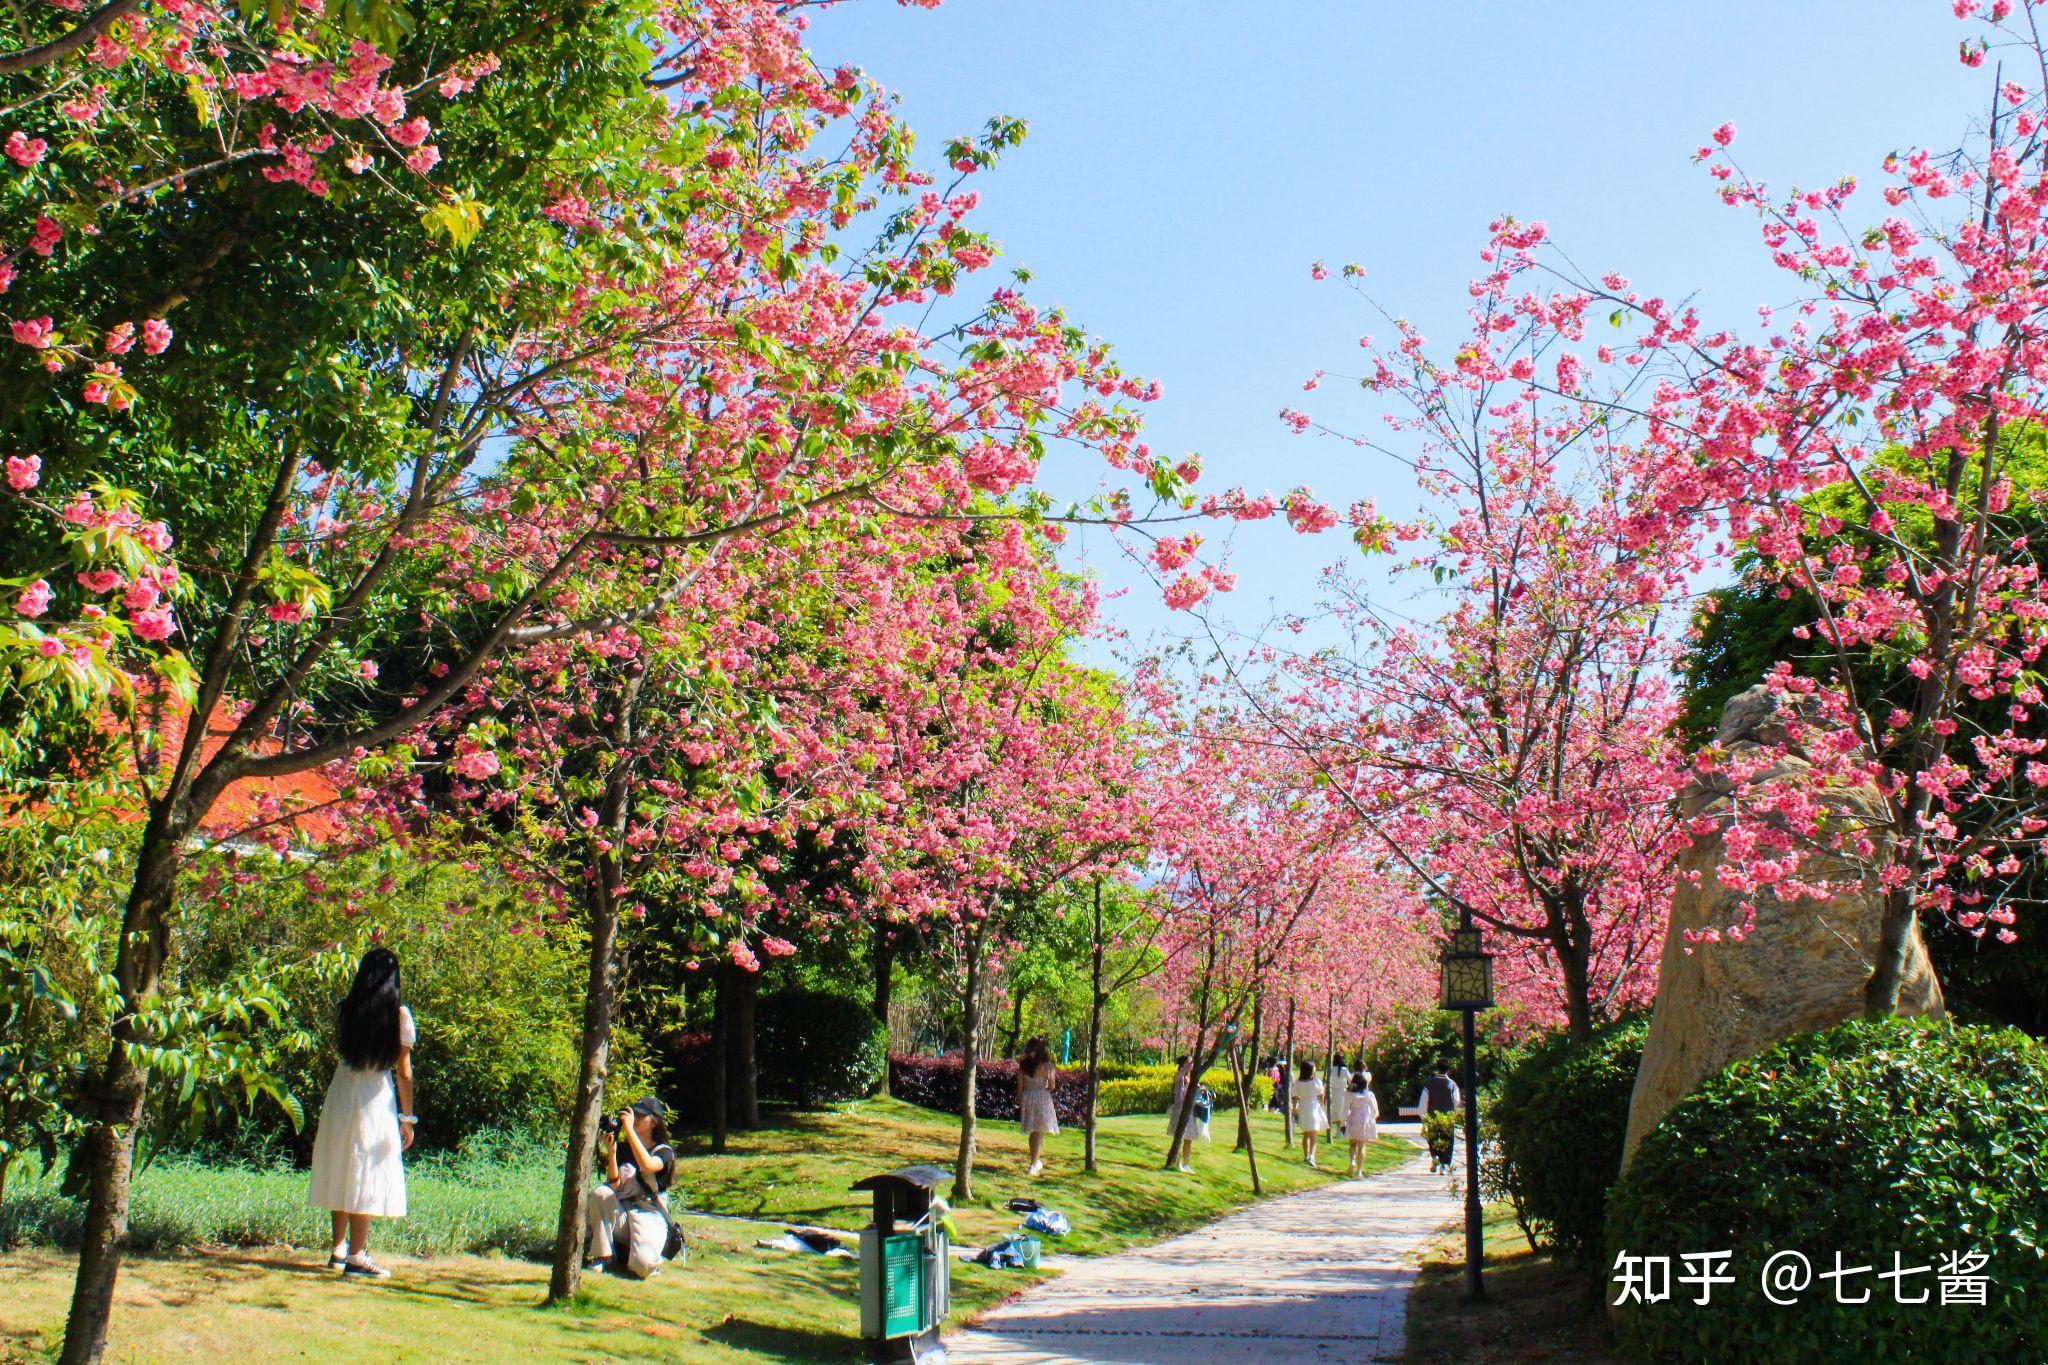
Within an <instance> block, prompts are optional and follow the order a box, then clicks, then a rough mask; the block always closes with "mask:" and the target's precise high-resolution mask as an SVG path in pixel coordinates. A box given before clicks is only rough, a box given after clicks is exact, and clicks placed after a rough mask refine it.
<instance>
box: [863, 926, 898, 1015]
mask: <svg viewBox="0 0 2048 1365" xmlns="http://www.w3.org/2000/svg"><path fill="white" fill-rule="evenodd" d="M869 961H870V962H871V963H872V964H873V968H874V974H875V997H874V1003H873V1005H871V1006H870V1009H871V1010H872V1012H873V1014H874V1016H875V1022H876V1023H878V1024H880V1025H881V1026H882V1027H883V1028H887V1027H889V1005H890V1002H891V1001H892V1000H893V998H894V996H895V993H896V954H895V951H894V945H893V944H891V943H890V942H889V928H888V926H887V925H884V924H877V925H876V926H875V942H874V951H873V955H872V956H871V958H870V959H869Z"/></svg>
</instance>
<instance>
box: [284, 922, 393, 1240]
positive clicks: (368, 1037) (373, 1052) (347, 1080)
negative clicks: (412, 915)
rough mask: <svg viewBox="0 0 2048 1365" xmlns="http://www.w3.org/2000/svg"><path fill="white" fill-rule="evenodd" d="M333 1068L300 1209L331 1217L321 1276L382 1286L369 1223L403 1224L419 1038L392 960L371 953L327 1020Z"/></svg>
mask: <svg viewBox="0 0 2048 1365" xmlns="http://www.w3.org/2000/svg"><path fill="white" fill-rule="evenodd" d="M334 1035H335V1048H336V1050H337V1051H338V1052H339V1053H340V1054H341V1063H340V1065H338V1066H336V1067H335V1069H334V1079H333V1081H331V1082H330V1083H329V1084H328V1087H327V1099H326V1101H325V1102H324V1103H323V1104H322V1105H321V1106H320V1127H319V1131H318V1132H317V1133H315V1134H314V1137H313V1174H312V1180H311V1182H310V1184H309V1185H308V1187H307V1190H306V1202H307V1203H308V1204H310V1205H312V1206H313V1207H314V1208H316V1209H326V1210H328V1212H329V1213H330V1214H331V1215H332V1224H333V1226H332V1231H333V1234H334V1235H333V1239H332V1247H333V1249H332V1251H330V1252H329V1254H328V1257H327V1268H328V1269H329V1270H338V1271H340V1272H342V1274H344V1275H356V1276H366V1277H368V1278H370V1279H378V1280H381V1279H386V1278H388V1277H389V1276H390V1274H391V1272H390V1271H388V1270H386V1269H385V1268H384V1267H383V1266H380V1265H378V1264H377V1262H376V1261H374V1260H372V1259H371V1258H370V1220H371V1219H372V1218H403V1217H405V1159H404V1157H403V1155H402V1153H404V1151H405V1150H406V1149H407V1148H408V1147H411V1146H412V1138H413V1129H414V1126H415V1125H416V1123H417V1122H418V1121H417V1120H416V1119H415V1118H414V1117H413V1113H412V1049H413V1044H414V1043H415V1042H416V1041H417V1040H418V1030H417V1029H415V1028H414V1026H413V1022H412V1011H411V1010H409V1009H407V1008H406V1007H405V1006H404V1004H403V1003H401V1001H400V997H399V989H398V956H397V954H395V953H393V952H392V951H391V950H390V949H389V948H372V949H371V950H370V951H369V952H367V953H365V954H363V960H362V963H361V965H360V966H358V967H357V968H356V979H355V984H354V985H352V986H351V987H350V988H349V993H348V997H347V998H346V999H345V1000H343V1001H342V1002H341V1007H340V1008H339V1009H338V1010H337V1011H336V1012H335V1029H334Z"/></svg>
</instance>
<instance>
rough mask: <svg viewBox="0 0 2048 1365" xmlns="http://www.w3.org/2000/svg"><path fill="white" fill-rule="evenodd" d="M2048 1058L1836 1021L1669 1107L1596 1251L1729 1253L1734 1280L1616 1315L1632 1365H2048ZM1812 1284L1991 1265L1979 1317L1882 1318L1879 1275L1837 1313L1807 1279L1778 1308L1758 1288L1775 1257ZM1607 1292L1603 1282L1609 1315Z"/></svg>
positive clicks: (1889, 1023) (1926, 1287) (1917, 1310)
mask: <svg viewBox="0 0 2048 1365" xmlns="http://www.w3.org/2000/svg"><path fill="white" fill-rule="evenodd" d="M2044 1189H2048V1053H2044V1051H2043V1049H2042V1047H2041V1045H2040V1044H2038V1043H2036V1042H2034V1041H2033V1040H2032V1039H2030V1038H2028V1037H2026V1036H2025V1035H2024V1034H2021V1033H2019V1032H2017V1031H2014V1030H1993V1029H1982V1028H1970V1027H1961V1026H1957V1025H1954V1024H1950V1023H1929V1022H1926V1021H1922V1020H1900V1019H1886V1020H1879V1021H1856V1022H1852V1023H1847V1024H1842V1025H1839V1026H1837V1027H1835V1028H1832V1029H1828V1030H1826V1031H1824V1032H1821V1033H1815V1034H1807V1035H1804V1036H1801V1037H1799V1038H1795V1039H1792V1040H1790V1041H1789V1042H1786V1043H1783V1044H1780V1045H1779V1046H1778V1047H1776V1048H1773V1049H1771V1050H1770V1051H1769V1052H1766V1053H1764V1054H1762V1055H1761V1056H1758V1057H1754V1058H1751V1059H1749V1060H1746V1061H1742V1062H1737V1063H1736V1064H1735V1065H1733V1066H1731V1067H1729V1068H1728V1069H1727V1070H1726V1071H1724V1072H1722V1073H1721V1074H1720V1075H1718V1076H1716V1077H1714V1078H1713V1079H1712V1080H1709V1081H1708V1082H1707V1083H1706V1084H1705V1085H1704V1086H1702V1087H1701V1088H1700V1089H1699V1090H1698V1091H1697V1092H1695V1093H1694V1094H1693V1095H1691V1096H1690V1097H1688V1098H1687V1099H1686V1100H1684V1101H1683V1102H1681V1103H1680V1104H1679V1105H1678V1106H1676V1107H1675V1108H1673V1109H1672V1110H1671V1112H1670V1113H1669V1114H1667V1115H1665V1117H1664V1119H1663V1121H1662V1122H1661V1123H1660V1124H1659V1125H1658V1126H1657V1128H1656V1129H1655V1130H1654V1131H1653V1132H1652V1133H1651V1134H1650V1135H1649V1137H1648V1138H1647V1139H1646V1140H1645V1141H1644V1143H1643V1145H1642V1146H1641V1147H1640V1148H1639V1149H1638V1150H1637V1152H1636V1157H1635V1160H1634V1162H1633V1163H1632V1164H1631V1166H1630V1168H1629V1172H1628V1175H1627V1176H1626V1178H1624V1179H1623V1180H1622V1181H1621V1183H1620V1184H1619V1185H1618V1186H1616V1188H1615V1190H1614V1192H1613V1195H1612V1196H1611V1199H1610V1212H1609V1218H1608V1225H1607V1248H1608V1250H1609V1252H1610V1253H1619V1252H1623V1251H1626V1252H1628V1253H1630V1254H1632V1255H1668V1256H1670V1257H1672V1258H1673V1261H1672V1263H1673V1265H1674V1267H1677V1266H1678V1265H1680V1264H1681V1262H1679V1260H1678V1257H1679V1256H1680V1255H1681V1254H1682V1253H1685V1252H1698V1251H1708V1250H1717V1251H1718V1250H1730V1249H1732V1250H1733V1252H1734V1259H1733V1263H1732V1264H1733V1269H1734V1272H1735V1283H1734V1284H1732V1285H1721V1286H1716V1287H1715V1289H1714V1293H1713V1297H1712V1300H1711V1302H1710V1303H1709V1304H1708V1305H1707V1306H1706V1307H1699V1306H1697V1305H1695V1304H1694V1303H1693V1302H1692V1297H1693V1296H1692V1295H1691V1294H1689V1293H1685V1292H1681V1293H1679V1294H1677V1295H1675V1296H1674V1297H1673V1298H1672V1299H1671V1300H1670V1301H1669V1302H1665V1303H1659V1304H1656V1305H1654V1306H1649V1307H1644V1306H1641V1305H1634V1306H1631V1307H1629V1308H1627V1309H1625V1310H1623V1311H1622V1312H1620V1313H1619V1314H1618V1316H1617V1320H1616V1331H1617V1335H1618V1338H1619V1341H1620V1344H1621V1345H1622V1347H1623V1349H1624V1351H1625V1353H1626V1354H1627V1355H1628V1356H1629V1357H1630V1358H1631V1359H1634V1360H1641V1361H1655V1362H1658V1365H1664V1362H1675V1361H1723V1360H1794V1359H1798V1360H1940V1361H1948V1362H1958V1363H1959V1365H1960V1363H1963V1362H1976V1361H1983V1362H1987V1363H1988V1362H2005V1361H2014V1360H2043V1359H2048V1257H2044V1255H2043V1246H2044V1244H2048V1200H2044V1199H2043V1197H2042V1191H2043V1190H2044ZM1787 1250H1796V1251H1800V1252H1803V1253H1804V1254H1805V1255H1806V1256H1807V1257H1808V1258H1809V1259H1810V1260H1811V1261H1812V1262H1814V1265H1815V1269H1816V1270H1822V1269H1832V1268H1833V1266H1834V1260H1833V1258H1834V1256H1835V1255H1836V1254H1837V1253H1839V1254H1840V1255H1841V1256H1842V1258H1843V1264H1844V1265H1868V1266H1872V1267H1874V1268H1875V1270H1889V1269H1891V1268H1892V1256H1893V1254H1894V1253H1898V1254H1899V1256H1900V1257H1901V1258H1902V1260H1903V1263H1904V1264H1905V1265H1906V1266H1909V1267H1911V1266H1920V1265H1932V1266H1934V1267H1935V1268H1936V1273H1935V1274H1927V1275H1918V1276H1911V1277H1909V1278H1908V1279H1907V1280H1906V1281H1904V1282H1903V1284H1902V1291H1903V1292H1904V1293H1906V1294H1908V1295H1912V1294H1917V1293H1920V1292H1923V1291H1926V1292H1930V1293H1933V1292H1934V1291H1935V1288H1936V1279H1937V1275H1938V1273H1939V1270H1940V1267H1941V1264H1942V1257H1943V1256H1944V1254H1945V1253H1950V1252H1969V1251H1975V1252H1979V1253H1983V1254H1985V1255H1988V1256H1989V1257H1990V1262H1989V1266H1988V1267H1987V1270H1986V1273H1987V1274H1988V1275H1989V1276H1990V1280H1991V1284H1990V1289H1989V1293H1988V1296H1987V1304H1986V1306H1984V1307H1972V1306H1965V1305H1960V1304H1950V1305H1947V1306H1943V1305H1942V1304H1941V1303H1940V1302H1939V1295H1938V1294H1936V1295H1935V1299H1934V1301H1932V1302H1929V1303H1926V1304H1921V1305H1918V1306H1912V1307H1903V1306H1895V1305H1894V1303H1893V1302H1892V1292H1891V1291H1892V1286H1891V1284H1890V1282H1886V1281H1879V1280H1877V1279H1876V1278H1875V1274H1874V1273H1873V1274H1871V1275H1866V1276H1854V1277H1851V1279H1850V1281H1847V1282H1845V1285H1844V1288H1845V1292H1847V1293H1849V1294H1850V1295H1852V1296H1853V1295H1854V1294H1856V1293H1860V1292H1861V1291H1863V1290H1865V1289H1867V1290H1869V1291H1870V1292H1871V1293H1872V1295H1873V1300H1872V1302H1871V1303H1868V1304H1862V1305H1856V1304H1842V1303H1838V1302H1836V1298H1835V1295H1834V1294H1833V1293H1832V1292H1830V1291H1831V1288H1832V1285H1831V1284H1830V1283H1828V1282H1823V1281H1820V1280H1818V1279H1817V1278H1816V1280H1815V1281H1814V1283H1813V1284H1812V1285H1811V1286H1810V1287H1808V1289H1807V1290H1806V1291H1805V1292H1804V1293H1803V1294H1801V1295H1800V1296H1798V1300H1797V1302H1796V1303H1794V1304H1792V1305H1789V1306H1778V1305H1774V1304H1772V1303H1770V1302H1769V1301H1768V1300H1767V1299H1766V1298H1765V1297H1764V1296H1763V1293H1762V1289H1761V1287H1760V1284H1759V1276H1760V1273H1761V1271H1762V1269H1763V1266H1764V1263H1765V1261H1766V1259H1767V1258H1768V1257H1770V1256H1771V1255H1772V1254H1773V1253H1775V1252H1780V1251H1787ZM1616 1292H1617V1286H1616V1285H1615V1284H1614V1283H1612V1282H1610V1285H1609V1293H1608V1298H1609V1300H1610V1301H1612V1299H1613V1298H1614V1297H1615V1294H1616Z"/></svg>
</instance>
